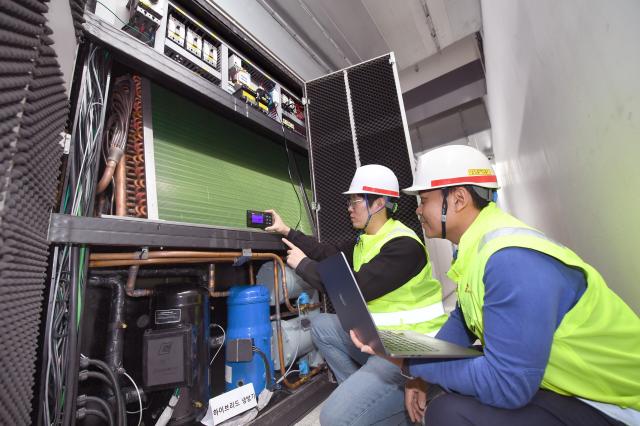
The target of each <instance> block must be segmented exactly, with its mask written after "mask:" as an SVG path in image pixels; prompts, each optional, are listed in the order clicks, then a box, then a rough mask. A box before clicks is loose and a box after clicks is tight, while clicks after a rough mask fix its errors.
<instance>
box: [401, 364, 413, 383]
mask: <svg viewBox="0 0 640 426" xmlns="http://www.w3.org/2000/svg"><path fill="white" fill-rule="evenodd" d="M400 374H402V377H405V378H407V379H409V380H413V379H415V377H413V376H412V375H411V373H410V372H409V364H408V363H407V360H406V359H403V360H402V365H401V366H400Z"/></svg>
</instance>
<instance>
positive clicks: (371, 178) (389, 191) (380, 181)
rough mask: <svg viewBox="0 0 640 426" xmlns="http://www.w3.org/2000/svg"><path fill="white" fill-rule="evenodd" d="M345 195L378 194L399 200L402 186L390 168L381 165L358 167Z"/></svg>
mask: <svg viewBox="0 0 640 426" xmlns="http://www.w3.org/2000/svg"><path fill="white" fill-rule="evenodd" d="M343 194H377V195H387V196H389V197H396V198H397V197H399V196H400V185H399V184H398V178H397V177H396V175H395V174H394V173H393V172H392V171H391V169H390V168H388V167H385V166H381V165H380V164H367V165H366V166H362V167H358V169H357V170H356V172H355V174H354V175H353V179H352V180H351V186H350V187H349V190H348V191H345V192H343Z"/></svg>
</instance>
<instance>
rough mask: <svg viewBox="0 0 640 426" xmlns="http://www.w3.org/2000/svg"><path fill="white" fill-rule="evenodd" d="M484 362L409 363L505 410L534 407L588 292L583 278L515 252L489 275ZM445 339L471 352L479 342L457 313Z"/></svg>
mask: <svg viewBox="0 0 640 426" xmlns="http://www.w3.org/2000/svg"><path fill="white" fill-rule="evenodd" d="M484 284H485V295H484V307H483V320H484V341H485V345H484V355H483V356H480V357H477V358H471V359H462V360H455V361H436V362H434V361H427V360H411V361H409V371H410V372H411V374H412V375H413V376H419V377H422V378H423V379H424V380H425V381H427V382H429V383H435V384H438V385H440V386H442V387H443V388H445V389H447V390H448V391H454V392H457V393H460V394H463V395H469V396H473V397H475V398H477V399H478V400H479V401H480V402H482V403H483V404H487V405H492V406H494V407H499V408H518V407H522V406H524V405H526V404H527V403H528V402H529V401H530V400H531V398H532V397H533V395H534V394H535V393H536V392H537V391H538V389H539V387H540V383H541V381H542V377H543V375H544V370H545V368H546V365H547V361H548V360H549V353H550V351H551V343H552V341H553V334H554V333H555V331H556V329H557V328H558V326H559V325H560V322H561V321H562V318H563V317H564V315H565V314H566V313H567V312H568V311H569V310H570V309H571V308H572V307H573V306H574V305H575V304H576V302H577V301H578V300H579V299H580V296H582V294H583V293H584V291H585V289H586V280H585V278H584V275H583V274H582V272H580V271H579V270H576V269H572V268H569V267H567V266H566V265H564V264H563V263H561V262H560V261H558V260H556V259H555V258H552V257H550V256H547V255H545V254H542V253H540V252H537V251H534V250H529V249H525V248H519V247H508V248H505V249H502V250H500V251H498V252H496V253H494V254H493V255H492V256H491V257H490V258H489V260H488V262H487V264H486V267H485V272H484ZM436 337H438V338H440V339H443V340H447V341H450V342H453V343H457V344H459V345H463V346H468V345H470V344H472V343H473V342H474V341H475V340H476V339H475V336H473V334H472V333H471V332H470V331H469V330H468V329H467V327H466V325H465V322H464V318H463V314H462V311H461V310H460V308H459V307H458V308H456V309H455V310H454V311H453V312H452V314H451V316H450V317H449V319H448V321H447V322H446V323H445V325H444V326H443V327H442V329H441V330H440V331H439V332H438V334H437V336H436Z"/></svg>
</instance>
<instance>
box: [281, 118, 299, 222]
mask: <svg viewBox="0 0 640 426" xmlns="http://www.w3.org/2000/svg"><path fill="white" fill-rule="evenodd" d="M280 128H281V129H282V138H283V139H284V151H285V155H286V156H287V172H288V173H289V183H291V188H292V189H293V192H294V193H295V194H296V198H297V200H298V223H296V226H295V228H294V229H295V230H298V228H299V227H300V222H301V221H302V200H301V199H300V194H298V190H297V189H296V186H295V185H294V183H293V175H292V173H291V154H290V153H289V144H288V141H287V135H286V134H285V132H284V125H283V124H282V123H280ZM294 162H295V158H294ZM296 168H297V163H296ZM298 177H300V173H298ZM300 184H301V185H302V178H301V180H300Z"/></svg>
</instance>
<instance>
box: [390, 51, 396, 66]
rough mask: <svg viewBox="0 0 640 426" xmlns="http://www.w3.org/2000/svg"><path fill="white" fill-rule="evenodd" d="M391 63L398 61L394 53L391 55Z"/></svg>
mask: <svg viewBox="0 0 640 426" xmlns="http://www.w3.org/2000/svg"><path fill="white" fill-rule="evenodd" d="M389 63H390V64H395V63H396V57H395V56H394V55H393V53H392V54H391V55H389Z"/></svg>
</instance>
